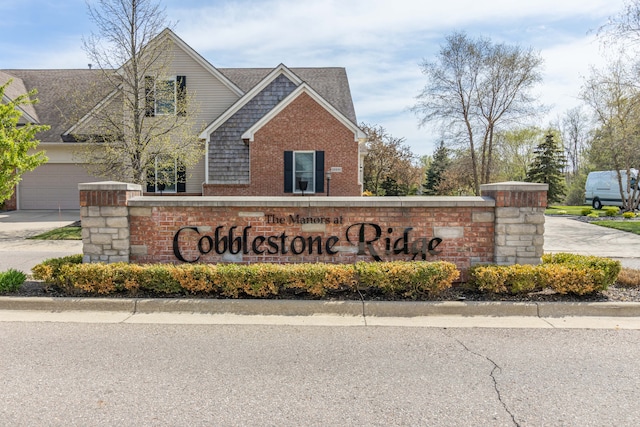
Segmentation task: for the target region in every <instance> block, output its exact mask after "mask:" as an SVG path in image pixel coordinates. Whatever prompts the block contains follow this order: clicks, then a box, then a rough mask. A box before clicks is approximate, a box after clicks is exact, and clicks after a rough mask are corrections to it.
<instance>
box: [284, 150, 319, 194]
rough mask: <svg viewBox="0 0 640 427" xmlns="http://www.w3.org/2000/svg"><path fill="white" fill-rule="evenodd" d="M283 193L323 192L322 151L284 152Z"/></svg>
mask: <svg viewBox="0 0 640 427" xmlns="http://www.w3.org/2000/svg"><path fill="white" fill-rule="evenodd" d="M305 185H306V188H305ZM284 192H285V193H303V192H304V193H305V194H312V193H323V192H324V151H285V153H284Z"/></svg>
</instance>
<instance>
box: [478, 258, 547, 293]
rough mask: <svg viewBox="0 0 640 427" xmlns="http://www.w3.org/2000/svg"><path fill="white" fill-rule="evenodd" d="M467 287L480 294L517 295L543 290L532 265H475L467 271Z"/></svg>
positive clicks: (538, 276) (535, 268) (536, 271)
mask: <svg viewBox="0 0 640 427" xmlns="http://www.w3.org/2000/svg"><path fill="white" fill-rule="evenodd" d="M469 277H470V282H469V285H470V286H471V287H472V288H473V289H477V290H479V291H481V292H491V293H497V294H499V293H509V294H519V293H528V292H534V291H539V290H541V289H542V288H543V286H542V281H541V280H540V274H539V272H538V269H537V267H536V266H533V265H518V264H516V265H508V266H507V265H477V266H474V267H471V269H470V270H469Z"/></svg>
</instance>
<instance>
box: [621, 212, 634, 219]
mask: <svg viewBox="0 0 640 427" xmlns="http://www.w3.org/2000/svg"><path fill="white" fill-rule="evenodd" d="M622 217H623V218H627V219H630V218H635V217H636V214H635V213H634V212H624V213H623V214H622Z"/></svg>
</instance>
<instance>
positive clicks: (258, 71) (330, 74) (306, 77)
mask: <svg viewBox="0 0 640 427" xmlns="http://www.w3.org/2000/svg"><path fill="white" fill-rule="evenodd" d="M218 70H219V71H220V72H222V73H223V74H224V75H226V76H227V77H229V79H231V80H232V81H234V82H235V83H236V84H237V85H238V86H239V87H240V88H241V89H242V90H243V91H245V92H248V91H249V90H251V88H253V87H254V86H255V85H257V84H258V83H260V82H261V81H262V80H263V79H264V78H265V77H266V76H267V75H269V73H270V72H272V71H273V68H218ZM288 70H289V71H291V72H292V73H294V74H295V75H296V76H298V77H299V78H300V80H302V81H304V82H305V83H307V84H308V85H309V86H310V87H312V88H313V89H314V90H315V91H316V92H318V94H320V96H322V97H323V98H324V99H326V100H327V101H328V102H329V103H330V104H331V105H333V106H334V107H335V108H337V109H338V110H339V111H340V112H341V113H342V114H344V115H345V116H346V117H348V118H349V120H351V121H352V122H354V123H357V122H358V121H357V119H356V113H355V110H354V108H353V100H352V99H351V90H350V89H349V80H348V79H347V71H346V70H345V69H344V68H342V67H321V68H298V67H292V68H288Z"/></svg>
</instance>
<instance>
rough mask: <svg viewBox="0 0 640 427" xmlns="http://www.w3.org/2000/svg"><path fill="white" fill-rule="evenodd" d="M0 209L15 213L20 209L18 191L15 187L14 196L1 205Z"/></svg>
mask: <svg viewBox="0 0 640 427" xmlns="http://www.w3.org/2000/svg"><path fill="white" fill-rule="evenodd" d="M0 208H2V209H4V210H7V211H15V210H16V209H18V191H17V188H16V187H13V194H12V195H11V197H9V198H8V199H7V200H5V201H4V203H0Z"/></svg>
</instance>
